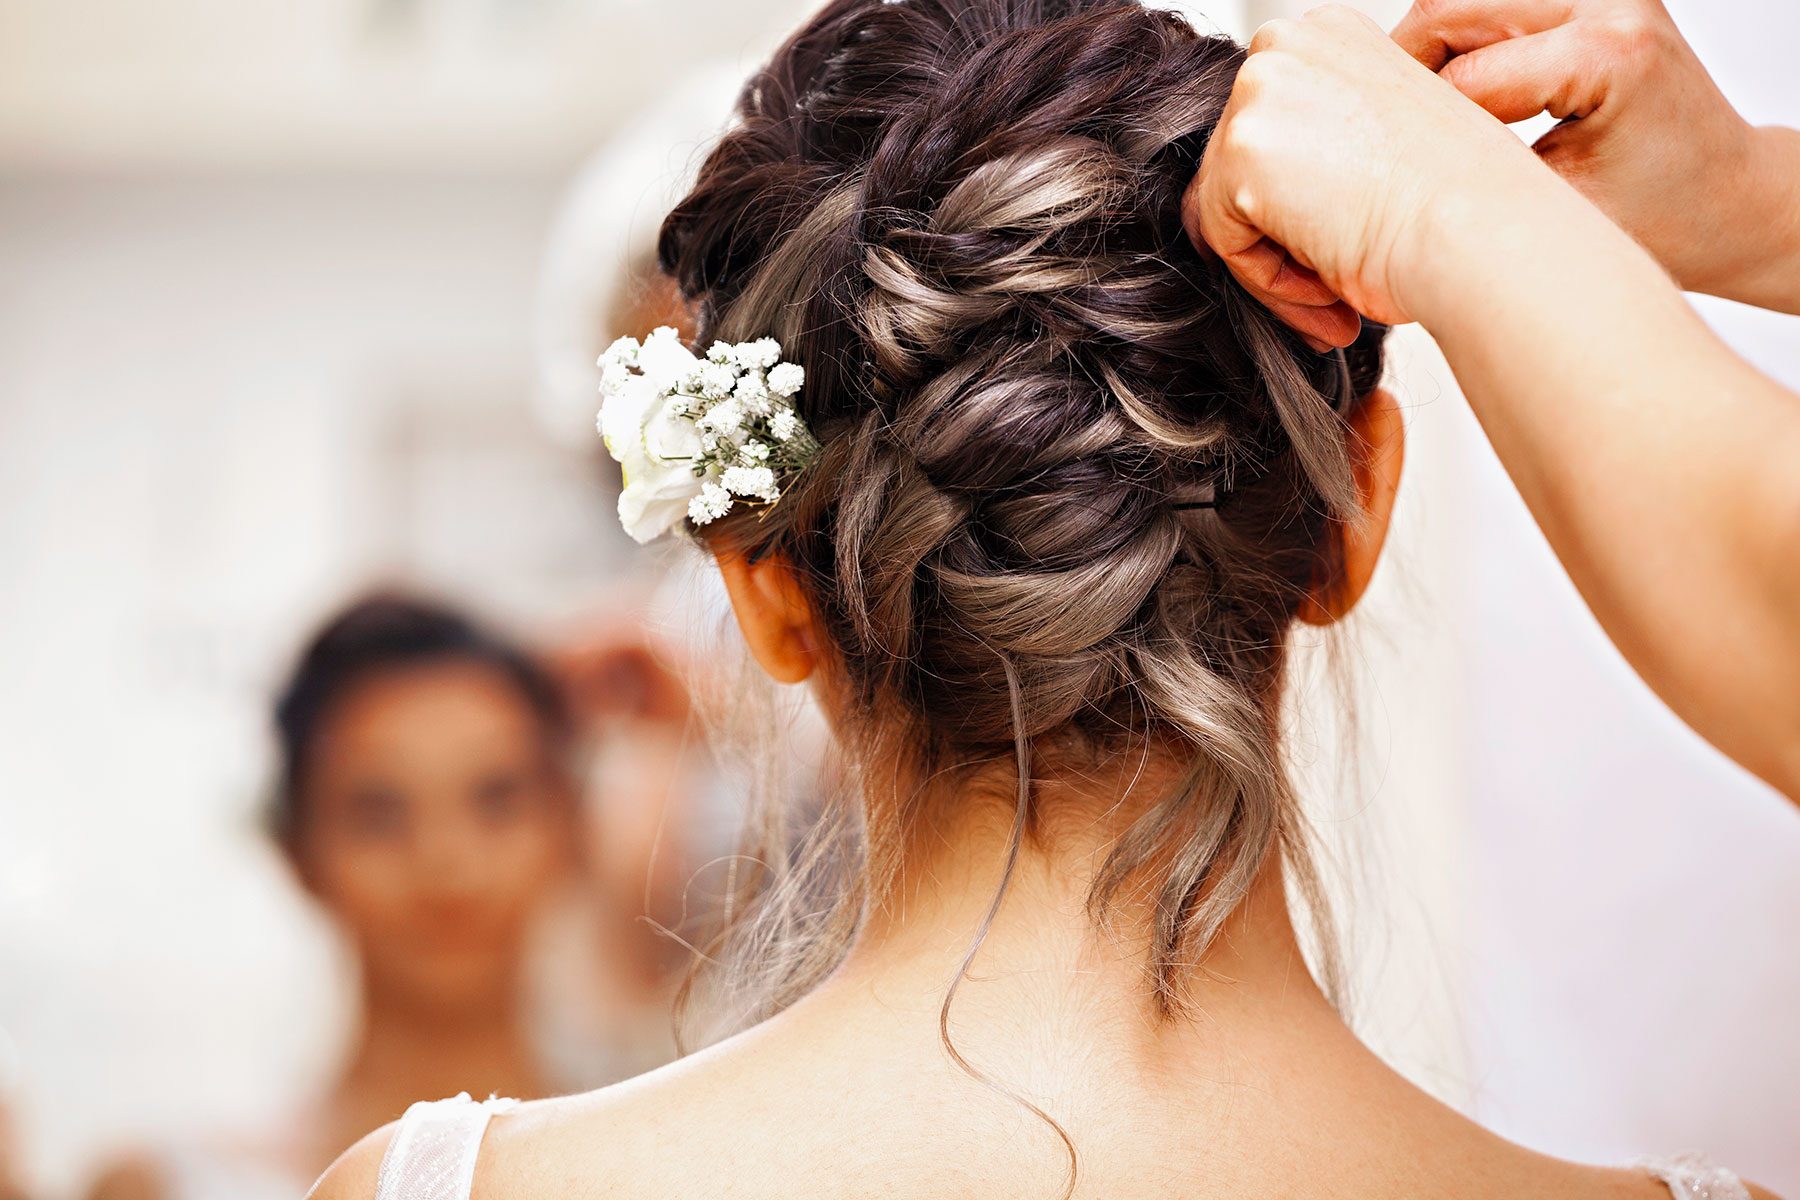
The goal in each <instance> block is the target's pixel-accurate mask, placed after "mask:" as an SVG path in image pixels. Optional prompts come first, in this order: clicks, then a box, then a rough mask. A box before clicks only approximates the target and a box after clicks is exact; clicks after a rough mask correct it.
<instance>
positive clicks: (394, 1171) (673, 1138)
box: [313, 1092, 1773, 1200]
mask: <svg viewBox="0 0 1800 1200" xmlns="http://www.w3.org/2000/svg"><path fill="white" fill-rule="evenodd" d="M516 1107H517V1102H516V1101H512V1100H506V1099H492V1098H490V1099H488V1100H485V1101H475V1100H473V1099H471V1098H470V1097H469V1095H468V1093H466V1092H465V1093H463V1094H462V1095H460V1096H456V1097H452V1098H450V1099H447V1100H436V1101H421V1102H419V1103H417V1104H414V1105H413V1106H412V1107H411V1108H410V1109H408V1110H407V1112H406V1114H405V1116H403V1117H402V1118H401V1119H400V1120H399V1121H398V1122H396V1123H395V1124H394V1125H392V1126H390V1127H389V1129H388V1130H385V1131H383V1132H382V1135H378V1136H377V1140H375V1141H372V1142H370V1143H369V1144H367V1145H366V1146H364V1147H360V1148H359V1152H357V1153H359V1154H360V1157H361V1160H362V1161H361V1164H360V1169H359V1170H353V1171H347V1172H344V1173H342V1174H340V1173H339V1172H338V1171H337V1170H334V1171H333V1172H332V1173H331V1174H330V1175H328V1176H327V1181H328V1182H326V1183H325V1186H324V1187H323V1188H321V1189H318V1190H315V1192H314V1194H313V1195H314V1197H315V1200H370V1197H371V1196H372V1197H373V1200H474V1198H475V1197H477V1196H478V1195H479V1197H480V1200H513V1198H514V1197H520V1198H521V1200H522V1198H523V1197H524V1196H525V1195H527V1194H529V1195H531V1196H532V1200H560V1197H552V1196H547V1195H543V1194H541V1193H538V1192H526V1191H523V1190H518V1189H516V1188H513V1187H509V1186H508V1185H507V1183H506V1182H504V1181H499V1180H494V1181H490V1180H487V1179H484V1180H483V1186H482V1187H481V1189H480V1190H479V1192H477V1190H476V1186H475V1180H476V1177H477V1168H478V1166H479V1165H480V1151H481V1147H482V1145H483V1142H484V1139H485V1136H486V1134H487V1131H488V1127H489V1124H490V1122H491V1120H492V1118H494V1117H496V1116H500V1115H502V1114H507V1113H510V1112H512V1111H513V1110H514V1109H515V1108H516ZM668 1149H669V1153H670V1154H672V1155H673V1154H682V1153H688V1154H694V1155H702V1156H703V1155H705V1154H706V1153H707V1149H706V1147H705V1146H704V1145H694V1144H689V1142H688V1140H687V1139H685V1138H684V1137H683V1136H682V1131H681V1130H679V1129H672V1130H670V1131H669V1132H668ZM377 1150H379V1159H378V1160H377V1159H376V1158H375V1152H376V1151H377ZM846 1151H847V1152H853V1151H852V1150H851V1148H850V1147H846ZM370 1162H376V1164H377V1165H376V1167H375V1172H374V1186H373V1188H372V1189H369V1188H367V1187H366V1186H362V1185H364V1184H366V1182H367V1178H368V1164H369V1163H370ZM346 1165H351V1164H346ZM740 1165H742V1164H740ZM945 1166H946V1176H947V1177H949V1176H951V1171H950V1164H945ZM1636 1170H1638V1171H1641V1173H1642V1176H1643V1179H1644V1181H1645V1183H1646V1184H1647V1183H1648V1182H1649V1181H1651V1180H1655V1181H1658V1182H1660V1184H1661V1185H1662V1186H1663V1187H1665V1188H1666V1189H1667V1191H1668V1193H1669V1195H1670V1196H1671V1197H1672V1200H1752V1191H1751V1189H1749V1188H1748V1187H1746V1185H1745V1184H1744V1183H1743V1182H1742V1181H1740V1180H1739V1179H1738V1177H1737V1176H1736V1175H1735V1174H1733V1173H1732V1172H1731V1171H1729V1170H1727V1169H1725V1168H1722V1167H1719V1166H1717V1165H1715V1164H1713V1163H1711V1162H1710V1161H1708V1160H1707V1159H1706V1158H1705V1157H1704V1156H1702V1155H1698V1154H1692V1153H1689V1154H1682V1155H1678V1156H1674V1157H1670V1158H1665V1159H1656V1160H1646V1161H1644V1162H1642V1163H1639V1164H1638V1166H1637V1168H1636ZM728 1174H729V1173H728ZM353 1176H361V1179H360V1180H359V1181H357V1184H356V1186H359V1187H361V1190H360V1191H357V1192H354V1193H353V1192H350V1191H348V1190H345V1188H346V1187H347V1186H351V1180H352V1177H353ZM614 1182H615V1181H611V1180H607V1179H604V1178H597V1179H594V1180H593V1181H592V1184H593V1192H592V1194H599V1195H613V1194H619V1193H616V1192H615V1191H614V1188H613V1184H614ZM793 1186H794V1187H795V1189H796V1190H803V1191H805V1192H806V1193H807V1194H816V1192H815V1189H814V1188H812V1187H808V1186H806V1185H805V1184H803V1183H801V1181H793ZM633 1190H635V1189H633ZM626 1194H629V1193H626ZM644 1194H650V1193H648V1192H646V1193H644ZM788 1194H792V1193H791V1192H790V1193H788ZM944 1194H945V1195H946V1196H960V1195H963V1194H965V1193H964V1192H963V1191H962V1190H961V1188H960V1187H956V1186H951V1187H949V1188H947V1190H946V1192H945V1193H944ZM1596 1194H1599V1193H1596ZM1653 1194H1654V1193H1650V1192H1648V1191H1646V1192H1645V1195H1653ZM1756 1195H1757V1196H1758V1197H1767V1193H1765V1192H1762V1191H1761V1189H1757V1190H1756ZM571 1200H573V1198H572V1197H571ZM1768 1200H1773V1198H1768Z"/></svg>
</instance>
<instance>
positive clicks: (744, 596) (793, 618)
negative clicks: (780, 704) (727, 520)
mask: <svg viewBox="0 0 1800 1200" xmlns="http://www.w3.org/2000/svg"><path fill="white" fill-rule="evenodd" d="M713 558H714V561H716V562H717V563H718V564H719V574H720V576H721V577H722V578H723V579H724V580H725V590H726V592H727V593H729V594H730V596H731V610H732V612H733V613H734V614H735V615H736V617H737V624H738V629H739V630H740V631H741V632H742V633H743V635H744V641H745V643H746V644H747V645H748V646H749V647H750V653H751V654H752V655H753V656H754V657H755V659H756V661H757V663H758V665H760V666H761V667H762V669H763V670H764V671H767V672H768V674H769V677H770V678H771V679H773V680H775V682H777V683H802V682H804V681H805V680H807V679H808V678H810V677H811V676H812V673H813V668H814V667H815V666H816V665H817V661H818V656H817V652H816V650H815V646H816V644H817V643H816V641H815V632H814V621H813V614H812V607H811V605H809V604H808V603H807V601H806V594H805V592H804V591H802V589H801V587H800V581H799V580H797V579H795V578H794V573H793V569H792V568H791V567H789V566H788V564H787V563H786V562H785V561H783V560H782V559H780V558H764V559H761V560H759V561H757V562H751V561H750V560H749V559H748V558H746V557H745V556H744V555H743V554H741V553H739V552H738V551H736V550H716V551H714V554H713Z"/></svg>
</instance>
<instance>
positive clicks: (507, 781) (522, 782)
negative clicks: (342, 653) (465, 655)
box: [296, 662, 573, 1010]
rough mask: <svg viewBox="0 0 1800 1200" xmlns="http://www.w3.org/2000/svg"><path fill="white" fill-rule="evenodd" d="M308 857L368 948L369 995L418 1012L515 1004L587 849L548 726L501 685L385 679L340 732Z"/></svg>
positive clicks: (310, 814) (312, 821) (319, 760)
mask: <svg viewBox="0 0 1800 1200" xmlns="http://www.w3.org/2000/svg"><path fill="white" fill-rule="evenodd" d="M301 804H302V810H301V811H302V812H303V813H304V817H303V823H302V828H301V831H300V835H299V842H298V844H297V846H296V856H297V859H298V862H299V866H300V870H301V874H302V876H303V878H304V879H305V881H306V883H307V885H308V886H309V887H310V888H311V889H312V890H313V892H314V893H315V894H316V895H317V896H318V897H319V898H320V899H321V900H322V901H323V902H324V903H325V904H326V905H327V906H328V907H329V908H331V910H332V911H333V913H334V914H335V915H336V916H337V917H338V918H339V920H341V921H342V922H343V924H344V925H345V926H346V927H347V929H348V931H349V933H350V935H351V936H352V937H353V938H354V939H355V941H356V943H357V946H358V949H359V950H360V951H361V955H362V959H363V969H364V974H365V983H366V986H368V987H369V988H370V989H371V990H372V991H379V992H380V993H381V994H383V995H385V996H387V997H388V998H390V999H393V1000H396V1001H398V1002H400V1003H404V1004H408V1005H417V1006H423V1007H428V1008H436V1009H440V1010H441V1009H451V1010H454V1009H457V1008H466V1007H472V1006H481V1005H487V1004H494V1003H504V1002H506V1001H507V1000H509V999H510V998H511V997H512V996H513V995H514V993H515V992H516V988H517V976H518V968H519V963H520V961H521V959H522V957H523V951H524V943H525V938H526V933H527V930H528V929H529V927H530V923H531V920H532V918H533V916H534V915H535V913H536V911H537V909H538V907H539V905H540V903H541V902H542V900H543V898H544V896H545V893H546V892H547V891H548V889H549V887H550V886H551V885H552V884H553V883H554V882H555V881H556V879H557V877H558V875H559V874H560V873H561V872H562V870H563V868H564V867H565V866H566V864H567V857H568V855H569V854H570V852H571V851H570V847H571V846H572V845H573V830H572V827H571V820H570V815H571V798H570V795H569V793H568V791H567V785H566V783H565V781H564V779H563V777H562V775H561V773H560V771H559V769H558V767H557V765H556V764H555V763H554V762H553V761H552V760H551V756H550V753H549V747H548V745H547V739H546V738H545V736H544V732H543V727H542V724H541V723H540V721H539V719H538V717H537V715H536V714H535V713H534V712H533V710H532V708H531V705H530V703H529V702H528V701H527V700H526V699H525V697H524V696H522V695H521V694H520V693H519V691H518V689H517V688H516V687H514V686H513V684H512V683H511V682H510V681H509V680H508V679H507V678H506V676H505V675H504V674H502V673H501V672H500V671H498V670H497V669H495V668H493V667H490V666H487V665H485V664H481V663H472V662H446V663H442V664H430V665H422V666H417V667H409V668H402V669H396V670H393V671H387V672H382V673H379V674H377V675H375V676H373V677H371V678H370V679H368V680H367V681H365V682H363V683H361V684H359V685H358V686H357V687H356V688H355V689H354V690H353V691H351V692H350V693H349V694H348V695H346V696H345V697H343V698H342V699H341V700H340V701H339V702H338V704H337V706H336V708H335V709H334V710H333V711H332V712H331V713H330V714H329V715H328V716H327V718H326V720H325V722H324V725H323V726H322V728H321V730H320V732H319V734H318V736H317V738H316V739H315V741H314V744H313V746H312V748H311V758H310V761H309V763H308V781H307V785H306V792H305V795H304V796H303V797H302V798H301Z"/></svg>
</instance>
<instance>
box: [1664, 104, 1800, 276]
mask: <svg viewBox="0 0 1800 1200" xmlns="http://www.w3.org/2000/svg"><path fill="white" fill-rule="evenodd" d="M1745 145H1746V151H1745V153H1744V155H1743V156H1742V161H1741V164H1740V169H1739V170H1737V171H1734V172H1732V173H1731V178H1732V179H1733V181H1734V186H1732V187H1731V188H1729V189H1727V190H1725V193H1724V194H1725V203H1723V204H1722V205H1720V206H1719V208H1718V210H1717V211H1716V212H1714V213H1710V214H1707V216H1708V217H1709V218H1710V219H1711V220H1713V221H1715V222H1716V223H1718V224H1721V225H1724V226H1726V227H1728V229H1729V230H1730V232H1731V235H1732V240H1731V242H1730V246H1731V249H1730V250H1728V251H1721V253H1720V254H1719V255H1718V256H1717V257H1716V259H1715V261H1714V262H1712V263H1710V264H1708V266H1707V269H1706V270H1705V271H1704V272H1698V273H1696V277H1695V278H1693V279H1686V278H1684V279H1683V280H1682V284H1683V286H1684V287H1687V288H1688V289H1689V290H1691V291H1702V292H1707V293H1709V294H1712V295H1716V296H1724V297H1726V298H1727V299H1732V300H1741V301H1743V302H1745V303H1748V304H1757V305H1762V306H1764V307H1768V308H1781V309H1785V310H1786V311H1789V312H1800V130H1793V129H1785V128H1781V127H1779V126H1772V125H1771V126H1761V127H1747V128H1746V138H1745Z"/></svg>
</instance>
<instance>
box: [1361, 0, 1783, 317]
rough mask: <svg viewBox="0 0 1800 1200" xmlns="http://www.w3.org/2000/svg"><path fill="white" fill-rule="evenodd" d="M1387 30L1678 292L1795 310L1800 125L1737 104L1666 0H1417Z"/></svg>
mask: <svg viewBox="0 0 1800 1200" xmlns="http://www.w3.org/2000/svg"><path fill="white" fill-rule="evenodd" d="M1394 39H1395V40H1396V41H1397V42H1399V44H1400V45H1401V46H1402V47H1404V48H1405V49H1406V50H1407V51H1408V52H1409V53H1410V54H1412V55H1413V56H1414V57H1416V58H1417V59H1418V60H1419V61H1420V62H1422V63H1423V64H1425V65H1426V66H1427V67H1430V68H1431V69H1432V70H1434V71H1437V72H1439V73H1440V74H1441V75H1442V76H1443V77H1444V78H1445V79H1447V80H1449V81H1450V82H1451V83H1452V84H1454V85H1456V87H1457V89H1458V90H1460V91H1461V92H1462V93H1463V94H1464V95H1466V96H1468V97H1469V98H1470V99H1472V100H1474V101H1475V102H1476V103H1478V104H1480V105H1481V106H1482V107H1483V108H1485V109H1487V110H1488V111H1489V112H1491V113H1492V114H1493V115H1494V116H1496V117H1498V118H1499V119H1500V120H1502V121H1509V122H1510V121H1522V120H1524V119H1526V118H1527V117H1534V116H1536V115H1537V114H1538V113H1540V112H1548V113H1550V114H1551V115H1552V116H1555V117H1561V118H1564V121H1563V123H1562V124H1560V125H1558V126H1557V127H1556V128H1554V129H1552V130H1551V131H1550V132H1548V133H1546V134H1545V135H1544V136H1543V137H1542V138H1540V139H1538V142H1537V145H1536V147H1535V149H1536V150H1537V152H1538V154H1539V155H1541V156H1542V157H1543V159H1544V161H1545V162H1547V163H1549V164H1550V166H1551V167H1553V168H1555V169H1556V171H1558V172H1559V173H1560V174H1562V175H1563V176H1564V177H1565V178H1566V179H1568V180H1569V182H1571V183H1573V184H1574V185H1575V186H1576V187H1577V188H1579V189H1580V190H1581V191H1582V192H1583V193H1585V194H1586V195H1587V197H1588V198H1589V199H1590V200H1592V201H1594V203H1596V204H1597V205H1599V206H1600V208H1601V209H1602V210H1604V211H1605V212H1606V213H1607V215H1608V216H1610V217H1612V219H1613V220H1614V221H1616V222H1617V223H1618V224H1619V225H1621V226H1623V227H1624V229H1625V231H1626V232H1627V233H1629V234H1631V235H1632V236H1633V237H1634V238H1636V239H1637V240H1638V242H1639V243H1640V244H1641V245H1643V246H1644V248H1645V249H1647V250H1649V251H1650V253H1651V254H1653V255H1655V256H1656V257H1657V258H1658V259H1659V260H1660V261H1661V262H1662V264H1663V266H1664V267H1665V268H1666V269H1667V270H1668V271H1669V272H1670V273H1671V274H1673V275H1674V276H1675V278H1676V279H1677V280H1678V281H1679V282H1680V283H1681V285H1682V286H1683V287H1685V288H1687V289H1689V290H1691V291H1705V292H1713V293H1716V294H1718V295H1722V296H1730V297H1732V298H1734V299H1740V300H1746V301H1749V302H1750V303H1755V304H1762V305H1765V306H1767V307H1772V308H1785V309H1787V310H1788V311H1792V312H1800V134H1797V133H1795V132H1794V131H1793V130H1787V129H1757V128H1755V127H1753V126H1751V125H1750V124H1749V123H1748V122H1747V121H1745V120H1744V119H1743V118H1742V117H1741V116H1739V115H1738V114H1737V112H1736V110H1734V109H1733V108H1732V107H1731V104H1730V103H1729V102H1728V101H1727V100H1726V99H1725V97H1724V95H1723V94H1722V93H1720V91H1719V89H1718V88H1717V87H1716V86H1715V85H1714V84H1713V81H1712V77H1711V76H1710V75H1708V74H1707V72H1706V68H1705V67H1703V66H1702V65H1701V64H1700V60H1699V58H1697V57H1696V56H1695V54H1694V51H1693V49H1692V48H1691V47H1690V46H1689V45H1688V44H1687V42H1686V40H1685V39H1683V37H1682V36H1681V33H1680V31H1678V30H1677V29H1676V28H1675V23H1674V21H1672V20H1671V19H1670V18H1669V14H1668V12H1667V11H1666V10H1665V9H1664V8H1663V6H1662V4H1661V2H1660V0H1417V2H1416V3H1415V4H1414V5H1413V7H1412V10H1411V11H1410V12H1408V13H1407V14H1406V16H1405V17H1404V18H1403V19H1402V20H1401V21H1400V24H1399V25H1397V26H1396V27H1395V28H1394Z"/></svg>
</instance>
